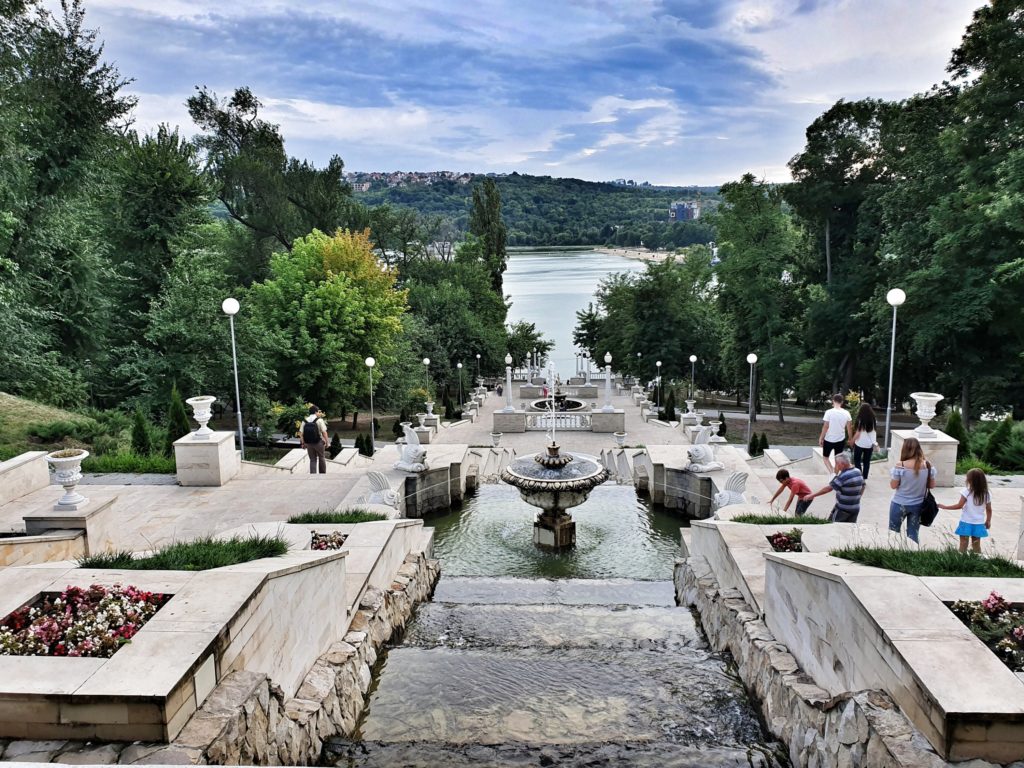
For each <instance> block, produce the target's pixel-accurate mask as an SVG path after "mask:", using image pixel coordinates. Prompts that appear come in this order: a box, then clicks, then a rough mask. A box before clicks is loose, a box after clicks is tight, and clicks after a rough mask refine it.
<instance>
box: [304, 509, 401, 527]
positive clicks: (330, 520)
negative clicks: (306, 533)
mask: <svg viewBox="0 0 1024 768" xmlns="http://www.w3.org/2000/svg"><path fill="white" fill-rule="evenodd" d="M374 520H387V517H386V516H385V515H382V514H380V513H379V512H370V511H368V510H365V509H360V508H359V507H350V508H349V509H343V510H340V511H338V512H332V511H326V510H320V509H316V510H313V511H312V512H303V513H302V514H301V515H292V516H291V517H289V518H288V522H289V523H297V524H299V525H343V524H346V523H370V522H373V521H374Z"/></svg>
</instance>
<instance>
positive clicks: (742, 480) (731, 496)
mask: <svg viewBox="0 0 1024 768" xmlns="http://www.w3.org/2000/svg"><path fill="white" fill-rule="evenodd" d="M746 487H747V473H746V472H733V473H732V474H731V475H729V479H728V480H726V481H725V488H724V489H723V490H721V491H719V492H718V493H716V494H715V509H721V508H722V507H728V506H729V505H730V504H744V503H746V499H744V498H743V490H744V489H745V488H746Z"/></svg>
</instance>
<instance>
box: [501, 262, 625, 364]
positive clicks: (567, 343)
mask: <svg viewBox="0 0 1024 768" xmlns="http://www.w3.org/2000/svg"><path fill="white" fill-rule="evenodd" d="M644 266H645V262H643V261H638V260H635V259H626V258H623V257H622V256H612V255H610V254H606V253H597V252H595V251H570V252H564V251H520V252H514V253H510V254H509V256H508V270H507V271H506V272H505V284H504V287H505V295H506V296H508V297H509V298H510V299H511V301H512V306H511V307H510V308H509V311H508V322H509V323H514V322H517V321H519V320H527V321H529V322H531V323H535V324H536V326H537V329H538V330H539V331H541V332H542V333H543V334H544V338H545V339H550V340H551V341H554V342H555V348H554V350H552V352H551V355H550V358H551V362H553V363H554V365H555V370H556V372H557V373H559V374H560V375H561V377H562V378H563V379H567V378H569V377H570V376H572V375H573V374H574V373H575V371H576V357H575V355H576V348H575V347H574V346H573V343H572V332H573V329H574V328H575V327H576V312H577V311H579V310H581V309H586V308H587V304H589V303H590V302H592V301H594V292H595V291H596V290H597V286H598V284H599V283H600V282H601V280H603V279H604V278H605V277H607V276H608V275H610V274H614V273H616V272H640V271H643V269H644ZM602 354H603V353H602ZM591 370H593V367H592V368H591Z"/></svg>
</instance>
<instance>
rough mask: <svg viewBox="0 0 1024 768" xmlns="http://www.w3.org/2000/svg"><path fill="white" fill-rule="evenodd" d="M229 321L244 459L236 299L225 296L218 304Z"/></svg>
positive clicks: (236, 406) (239, 431)
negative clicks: (236, 344) (236, 330)
mask: <svg viewBox="0 0 1024 768" xmlns="http://www.w3.org/2000/svg"><path fill="white" fill-rule="evenodd" d="M220 308H221V310H223V312H224V314H225V315H227V316H228V321H229V322H230V323H231V363H232V366H233V367H234V369H235V414H236V415H237V416H238V449H239V450H240V451H241V452H242V458H243V459H245V439H244V436H243V433H242V396H241V395H240V394H239V391H238V353H237V351H236V349H235V315H237V314H238V310H239V305H238V299H232V298H230V297H229V298H226V299H224V301H223V302H222V303H221V305H220Z"/></svg>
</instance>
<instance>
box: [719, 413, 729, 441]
mask: <svg viewBox="0 0 1024 768" xmlns="http://www.w3.org/2000/svg"><path fill="white" fill-rule="evenodd" d="M718 420H719V421H720V422H722V426H720V427H719V428H718V436H719V437H725V430H726V427H727V426H728V425H727V424H726V423H725V414H724V413H722V412H721V411H719V412H718Z"/></svg>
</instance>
